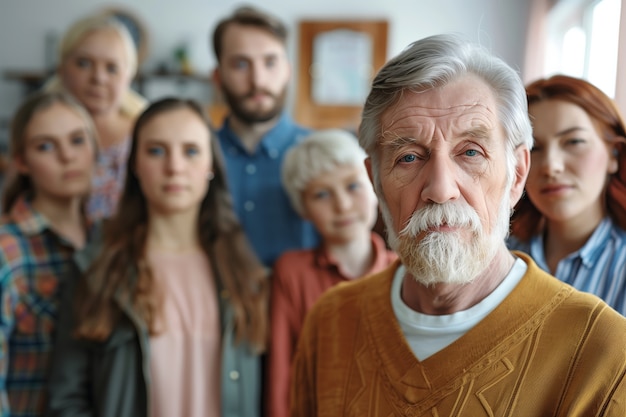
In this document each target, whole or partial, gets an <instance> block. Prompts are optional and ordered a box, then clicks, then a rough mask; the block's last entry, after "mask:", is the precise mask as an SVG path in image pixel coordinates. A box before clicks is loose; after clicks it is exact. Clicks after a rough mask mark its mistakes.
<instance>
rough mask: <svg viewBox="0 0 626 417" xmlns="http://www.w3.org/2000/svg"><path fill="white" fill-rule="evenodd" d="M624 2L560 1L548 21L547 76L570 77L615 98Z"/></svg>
mask: <svg viewBox="0 0 626 417" xmlns="http://www.w3.org/2000/svg"><path fill="white" fill-rule="evenodd" d="M620 12H621V0H596V1H590V0H578V1H573V0H560V1H558V2H557V3H556V5H555V7H554V8H553V9H552V10H551V12H550V15H549V18H548V37H549V41H548V47H547V48H546V52H547V56H546V61H545V62H546V68H545V72H546V74H556V73H561V74H567V75H571V76H574V77H580V78H584V79H586V80H588V81H589V82H591V83H592V84H594V85H596V86H597V87H598V88H600V89H601V90H602V91H604V92H605V93H606V94H607V95H608V96H610V97H615V81H616V76H617V48H618V41H619V23H620Z"/></svg>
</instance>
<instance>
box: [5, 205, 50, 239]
mask: <svg viewBox="0 0 626 417" xmlns="http://www.w3.org/2000/svg"><path fill="white" fill-rule="evenodd" d="M9 216H10V218H11V219H12V220H13V221H14V222H15V225H16V226H17V227H18V228H19V229H20V230H21V231H22V233H24V234H25V235H27V236H34V235H37V234H40V233H42V232H43V231H44V230H46V229H49V228H50V225H49V223H48V220H46V218H45V217H44V216H42V215H41V214H40V213H39V212H37V211H36V210H35V209H34V208H33V206H32V205H31V204H30V201H28V199H27V198H26V197H25V196H20V197H18V199H17V201H16V202H15V204H13V207H11V210H10V211H9Z"/></svg>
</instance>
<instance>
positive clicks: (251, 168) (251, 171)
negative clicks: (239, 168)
mask: <svg viewBox="0 0 626 417" xmlns="http://www.w3.org/2000/svg"><path fill="white" fill-rule="evenodd" d="M246 172H247V173H248V174H250V175H252V174H254V173H255V172H256V166H254V165H253V164H248V165H246Z"/></svg>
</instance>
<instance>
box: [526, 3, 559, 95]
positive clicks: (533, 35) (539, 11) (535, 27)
mask: <svg viewBox="0 0 626 417" xmlns="http://www.w3.org/2000/svg"><path fill="white" fill-rule="evenodd" d="M552 3H553V1H552V0H532V2H531V4H530V16H529V17H528V31H527V32H526V53H525V59H524V70H523V72H522V79H523V80H524V83H525V84H528V83H529V82H531V81H534V80H536V79H537V78H540V77H543V76H544V75H545V74H544V73H543V67H544V61H545V53H546V40H547V38H548V35H547V20H548V12H549V11H550V8H551V7H552Z"/></svg>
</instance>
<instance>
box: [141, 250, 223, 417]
mask: <svg viewBox="0 0 626 417" xmlns="http://www.w3.org/2000/svg"><path fill="white" fill-rule="evenodd" d="M148 259H149V262H150V265H151V267H152V271H153V273H154V278H155V281H156V283H157V284H158V286H159V288H160V289H161V290H162V291H163V294H164V297H163V316H162V319H161V320H159V321H157V326H158V327H157V329H159V331H160V332H159V334H157V335H156V336H153V337H151V338H150V373H151V379H150V388H149V389H150V407H151V412H150V417H171V416H188V417H219V416H220V409H221V405H220V374H221V352H220V339H221V331H220V320H219V308H218V304H217V303H218V301H217V294H216V290H215V284H214V282H213V275H212V273H211V267H210V264H209V261H208V259H207V257H206V256H205V254H204V253H203V252H201V251H199V250H198V251H193V252H187V253H169V252H159V251H154V252H152V253H150V254H149V255H148Z"/></svg>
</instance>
